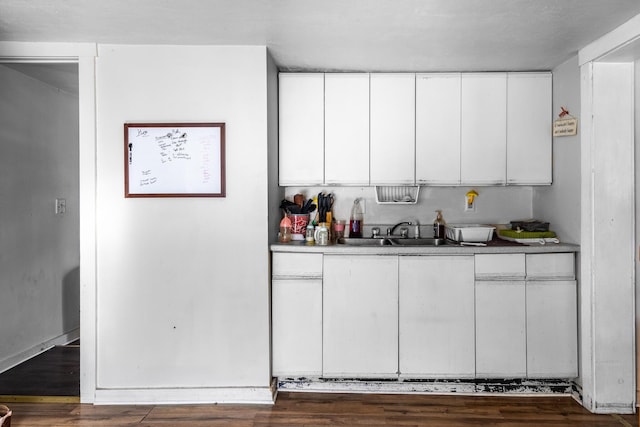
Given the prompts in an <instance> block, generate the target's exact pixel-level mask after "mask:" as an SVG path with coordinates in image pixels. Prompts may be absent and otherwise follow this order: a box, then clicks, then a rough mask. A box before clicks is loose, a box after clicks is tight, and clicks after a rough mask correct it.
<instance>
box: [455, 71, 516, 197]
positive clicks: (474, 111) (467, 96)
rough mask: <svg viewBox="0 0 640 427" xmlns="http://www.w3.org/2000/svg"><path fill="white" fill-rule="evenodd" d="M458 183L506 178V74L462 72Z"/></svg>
mask: <svg viewBox="0 0 640 427" xmlns="http://www.w3.org/2000/svg"><path fill="white" fill-rule="evenodd" d="M461 141H462V143H461V159H460V168H461V183H462V184H479V185H495V184H500V185H501V184H505V182H506V169H507V168H506V160H507V159H506V157H507V75H506V73H469V74H463V75H462V116H461Z"/></svg>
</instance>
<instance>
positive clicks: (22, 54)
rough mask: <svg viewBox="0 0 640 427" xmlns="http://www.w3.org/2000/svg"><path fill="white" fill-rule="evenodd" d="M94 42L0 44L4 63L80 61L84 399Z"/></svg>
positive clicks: (91, 334) (92, 217)
mask: <svg viewBox="0 0 640 427" xmlns="http://www.w3.org/2000/svg"><path fill="white" fill-rule="evenodd" d="M96 57H97V45H96V44H95V43H39V42H0V62H19V63H43V62H48V63H70V62H71V63H77V64H78V83H79V86H78V107H79V108H78V112H79V117H78V123H79V125H78V126H79V129H78V131H79V132H78V152H79V163H80V164H79V198H80V202H79V203H80V206H79V209H80V325H81V328H80V341H81V342H82V346H81V347H80V402H81V403H93V402H94V400H95V390H96V309H95V306H96V208H95V206H96V108H95V101H96V89H95V60H96Z"/></svg>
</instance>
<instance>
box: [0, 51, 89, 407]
mask: <svg viewBox="0 0 640 427" xmlns="http://www.w3.org/2000/svg"><path fill="white" fill-rule="evenodd" d="M78 79H79V74H78V64H77V63H75V62H68V61H67V62H60V63H56V62H49V61H45V62H40V61H22V62H8V61H7V62H1V63H0V85H1V86H2V90H0V93H2V95H1V96H0V113H1V114H0V122H1V123H0V124H1V126H0V142H1V143H2V146H3V150H4V156H2V158H0V166H1V167H0V175H1V177H2V179H0V182H1V183H0V194H1V195H2V197H1V198H0V200H1V201H0V206H2V209H0V248H1V250H2V252H3V253H4V254H5V256H3V257H0V266H1V269H0V271H2V275H1V276H0V278H1V280H0V289H1V290H2V292H3V298H2V301H1V302H0V312H2V313H3V329H2V331H1V332H0V339H2V341H3V346H1V347H0V348H2V350H0V371H4V372H5V373H6V374H7V375H4V373H3V374H2V375H0V388H2V385H3V383H4V384H5V385H7V384H11V380H10V376H9V374H10V372H11V371H14V372H16V370H17V371H18V372H21V375H22V378H25V379H27V378H29V377H30V376H31V375H28V374H27V372H29V369H31V370H33V369H35V371H36V372H39V374H35V375H34V376H33V377H34V378H36V379H37V378H40V379H41V381H40V383H41V384H40V385H41V386H42V387H44V386H45V385H46V378H47V377H48V376H51V375H53V374H54V373H55V372H58V375H60V372H64V371H69V370H70V369H69V367H68V364H69V363H73V364H74V365H78V366H77V368H76V369H71V371H75V373H73V375H76V376H77V382H78V384H77V390H75V389H74V391H73V393H74V395H75V396H76V397H79V391H80V389H79V373H78V372H79V346H78V345H75V344H74V345H69V344H70V343H72V342H74V341H77V340H78V338H79V335H80V237H79V236H80V224H79V222H80V221H79V218H80V209H79V181H80V179H79V130H78V129H79V107H78V104H79V102H78V97H79V94H78ZM5 319H7V320H5ZM49 348H51V350H50V351H46V352H44V353H42V354H40V355H38V354H39V353H41V352H42V351H43V350H46V349H49ZM74 353H77V355H76V354H74ZM52 355H53V357H52ZM61 355H72V356H71V357H68V358H67V360H65V358H64V357H62V358H61V357H60V356H61ZM34 356H35V357H34ZM25 360H27V361H26V362H24V361H25ZM41 360H46V363H45V364H44V366H48V368H44V367H43V364H42V363H41V362H40V361H41ZM21 362H24V363H21ZM52 362H55V363H54V364H53V365H51V363H52ZM56 364H57V365H60V364H62V365H64V367H63V366H56ZM25 369H27V371H25ZM61 369H62V371H61ZM3 378H6V380H3ZM59 380H60V378H58V382H59ZM22 385H23V386H28V387H26V388H24V387H22V388H23V389H29V387H31V390H33V391H32V392H33V393H38V394H40V395H42V393H47V390H46V387H44V388H43V389H42V392H39V389H38V388H37V387H34V386H36V385H35V384H22ZM15 391H16V392H20V390H18V389H17V388H16V390H15ZM7 392H11V390H10V389H7V388H2V389H1V391H0V394H4V395H6V394H7ZM65 393H67V394H68V393H69V392H65Z"/></svg>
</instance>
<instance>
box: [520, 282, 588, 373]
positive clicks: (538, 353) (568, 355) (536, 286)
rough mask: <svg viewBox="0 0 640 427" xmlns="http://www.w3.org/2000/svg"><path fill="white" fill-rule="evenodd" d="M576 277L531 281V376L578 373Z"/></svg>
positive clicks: (528, 283)
mask: <svg viewBox="0 0 640 427" xmlns="http://www.w3.org/2000/svg"><path fill="white" fill-rule="evenodd" d="M576 292H577V289H576V282H575V281H574V280H567V281H562V280H558V281H552V280H548V281H529V282H527V377H529V378H574V377H576V376H578V313H577V293H576Z"/></svg>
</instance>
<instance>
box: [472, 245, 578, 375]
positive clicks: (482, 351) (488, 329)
mask: <svg viewBox="0 0 640 427" xmlns="http://www.w3.org/2000/svg"><path fill="white" fill-rule="evenodd" d="M574 264H575V255H574V254H573V253H545V254H526V256H525V255H524V254H483V255H476V265H475V272H476V273H475V274H476V376H477V377H478V378H525V377H526V378H574V377H576V376H577V375H578V346H577V340H578V320H577V317H578V316H577V283H576V281H575V265H574Z"/></svg>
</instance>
